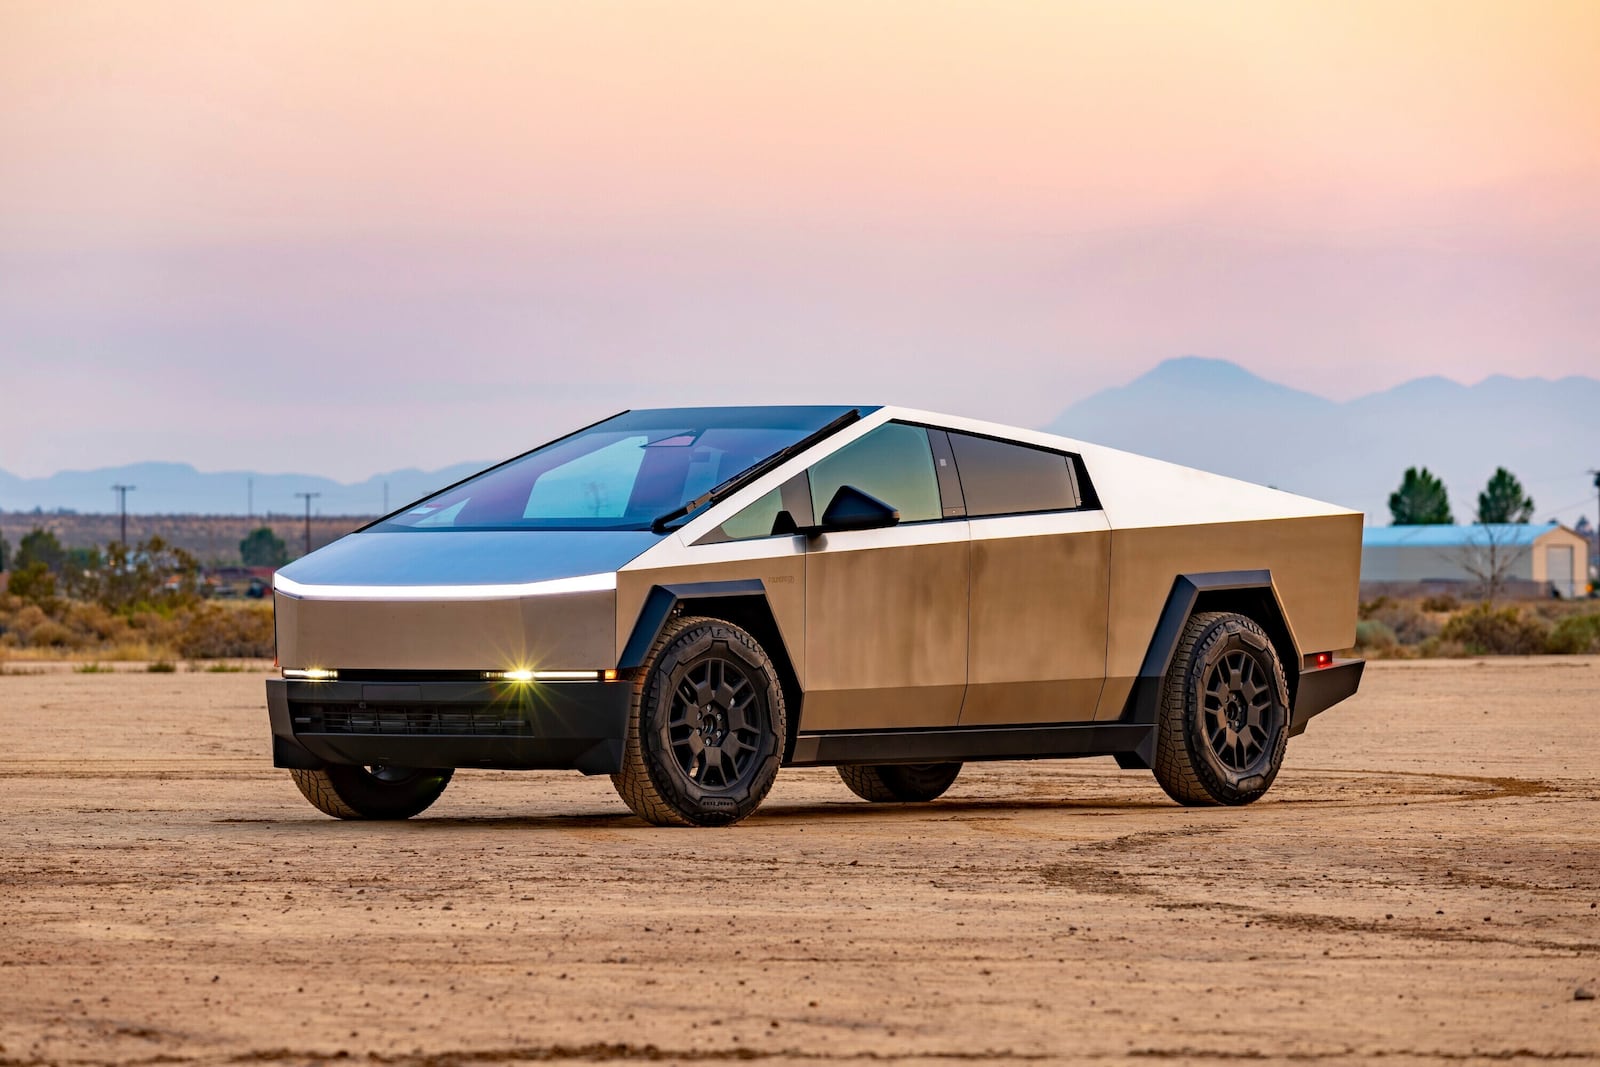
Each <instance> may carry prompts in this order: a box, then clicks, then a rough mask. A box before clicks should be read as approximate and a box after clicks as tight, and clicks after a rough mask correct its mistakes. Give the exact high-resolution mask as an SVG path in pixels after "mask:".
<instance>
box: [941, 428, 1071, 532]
mask: <svg viewBox="0 0 1600 1067" xmlns="http://www.w3.org/2000/svg"><path fill="white" fill-rule="evenodd" d="M950 447H951V450H952V451H953V452H954V453H955V457H956V469H957V470H958V471H960V472H961V491H962V493H963V494H964V495H965V496H966V501H967V515H968V517H971V518H976V517H978V516H981V515H1016V514H1022V513H1026V512H1030V511H1070V510H1071V509H1073V508H1076V507H1077V506H1078V503H1079V501H1078V493H1077V491H1076V489H1075V487H1074V478H1073V470H1072V460H1071V459H1070V458H1069V457H1067V456H1064V455H1062V454H1061V453H1059V452H1047V451H1045V450H1044V449H1042V448H1030V447H1028V446H1027V445H1018V444H1011V443H1010V442H1006V441H994V440H991V439H989V438H987V437H973V436H972V435H970V434H964V433H956V432H955V431H953V430H952V431H951V433H950Z"/></svg>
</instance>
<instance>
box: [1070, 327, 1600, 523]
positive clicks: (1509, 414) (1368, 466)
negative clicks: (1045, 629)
mask: <svg viewBox="0 0 1600 1067" xmlns="http://www.w3.org/2000/svg"><path fill="white" fill-rule="evenodd" d="M1046 429H1048V430H1050V431H1051V432H1053V433H1059V434H1063V435H1065V436H1067V437H1076V438H1079V439H1080V440H1084V441H1094V442H1096V443H1098V444H1104V445H1110V446H1112V447H1113V448H1123V449H1127V450H1128V451H1130V452H1141V453H1144V454H1145V455H1149V456H1155V457H1157V458H1160V459H1166V460H1171V461H1173V462H1175V463H1183V464H1187V465H1188V466H1191V467H1200V468H1202V469H1204V470H1210V471H1215V472H1217V473H1219V474H1226V475H1230V476H1232V477H1235V478H1244V479H1246V480H1248V481H1252V482H1261V483H1263V484H1266V485H1272V486H1276V487H1277V488H1279V489H1284V490H1287V491H1289V492H1292V493H1301V494H1303V495H1305V496H1311V497H1316V498H1318V499H1321V500H1327V501H1331V502H1333V503H1336V504H1342V505H1344V506H1346V507H1351V508H1357V509H1359V510H1361V511H1364V512H1366V513H1367V522H1368V523H1369V524H1371V525H1387V524H1388V522H1389V506H1388V500H1389V494H1390V493H1391V492H1393V491H1394V489H1395V488H1396V487H1397V486H1398V485H1399V484H1400V477H1401V475H1402V474H1403V473H1404V471H1405V469H1406V468H1407V467H1412V466H1425V467H1428V468H1429V469H1430V470H1432V471H1433V473H1435V474H1437V475H1438V476H1439V477H1441V478H1442V479H1444V483H1445V485H1446V486H1447V487H1448V488H1449V490H1450V501H1451V507H1452V509H1453V510H1454V512H1455V517H1456V521H1457V522H1471V521H1472V516H1473V511H1474V510H1475V508H1476V507H1477V499H1478V493H1479V492H1480V491H1481V490H1482V489H1483V487H1484V483H1486V482H1487V481H1488V480H1489V476H1490V475H1491V474H1493V473H1494V469H1495V468H1496V467H1506V468H1507V469H1509V470H1510V471H1511V472H1512V473H1513V474H1515V475H1516V476H1517V477H1518V478H1519V479H1521V481H1522V484H1523V486H1524V488H1526V489H1527V491H1528V493H1529V494H1530V495H1531V496H1532V497H1533V501H1534V508H1535V517H1536V519H1537V521H1541V522H1543V521H1547V520H1549V519H1560V520H1561V521H1562V522H1565V523H1566V524H1568V525H1569V526H1570V525H1572V524H1573V523H1575V522H1576V521H1577V519H1578V516H1579V515H1580V514H1583V515H1588V516H1590V517H1591V519H1592V517H1593V516H1594V513H1595V494H1594V481H1593V476H1592V475H1590V474H1588V473H1586V472H1587V471H1588V470H1589V468H1592V467H1600V381H1597V380H1595V379H1594V378H1586V377H1571V378H1562V379H1560V380H1558V381H1550V380H1548V379H1545V378H1508V377H1504V376H1502V375H1496V376H1494V377H1492V378H1487V379H1485V380H1483V381H1482V382H1479V383H1478V384H1476V385H1461V384H1459V383H1457V382H1452V381H1450V380H1449V379H1447V378H1438V377H1432V378H1418V379H1416V380H1415V381H1410V382H1406V383H1405V384H1403V385H1398V386H1395V387H1394V388H1393V389H1389V390H1386V391H1384V392H1381V393H1373V394H1370V395H1368V396H1363V397H1359V398H1358V399H1355V400H1350V401H1346V402H1343V403H1340V402H1336V401H1332V400H1328V399H1326V398H1324V397H1320V396H1315V395H1313V394H1311V393H1305V392H1301V391H1299V390H1297V389H1291V388H1289V387H1288V386H1284V385H1279V384H1277V383H1275V382H1269V381H1267V380H1265V379H1263V378H1258V377H1256V376H1255V375H1254V374H1251V373H1250V372H1249V371H1247V370H1245V369H1244V368H1243V367H1240V366H1237V365H1236V364H1233V363H1229V362H1227V361H1225V360H1216V359H1200V358H1197V357H1193V356H1189V357H1184V358H1182V359H1170V360H1167V361H1166V362H1165V363H1162V364H1161V365H1159V366H1158V367H1156V368H1155V369H1154V370H1152V371H1150V372H1149V373H1148V374H1145V375H1144V376H1142V377H1140V378H1138V379H1135V380H1134V381H1132V382H1130V383H1129V384H1127V385H1124V386H1119V387H1116V388H1113V389H1105V390H1102V391H1101V392H1098V393H1095V394H1093V395H1091V396H1089V397H1086V398H1085V399H1083V400H1081V401H1079V402H1078V403H1076V404H1074V405H1072V406H1071V407H1069V408H1067V410H1065V411H1063V412H1062V413H1061V414H1060V415H1059V416H1057V417H1056V418H1055V419H1054V420H1052V421H1051V423H1050V424H1049V426H1047V427H1046Z"/></svg>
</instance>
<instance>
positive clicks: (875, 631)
mask: <svg viewBox="0 0 1600 1067" xmlns="http://www.w3.org/2000/svg"><path fill="white" fill-rule="evenodd" d="M941 458H942V457H941ZM809 474H810V482H811V494H812V504H813V511H814V513H815V514H816V515H818V516H821V515H822V514H823V512H824V511H825V510H826V509H827V506H828V502H829V501H830V500H832V499H833V494H834V493H835V492H836V491H837V490H838V489H839V487H840V486H844V485H851V486H854V487H855V488H857V489H860V490H861V491H863V492H865V493H869V494H871V495H872V496H875V497H877V498H878V499H880V500H883V501H885V502H886V503H888V504H890V505H892V506H894V507H895V508H896V509H897V510H899V512H900V524H899V525H898V526H892V527H889V528H886V529H880V530H855V531H849V532H842V533H825V534H822V535H820V536H819V537H817V538H815V539H814V540H812V541H811V543H810V545H809V547H808V548H807V550H806V697H805V707H804V711H803V715H802V719H801V722H800V729H801V730H805V731H808V732H809V731H824V730H825V731H837V730H881V729H897V728H909V727H950V726H954V725H955V724H956V721H957V719H959V718H960V715H961V702H962V698H963V697H964V696H965V694H966V687H967V599H968V584H969V580H970V575H969V570H970V559H969V554H970V545H969V537H968V527H967V523H966V521H965V520H964V519H960V518H956V519H950V520H946V519H945V518H944V509H943V503H942V501H941V499H940V494H939V482H940V479H939V477H938V474H937V471H936V465H935V461H934V454H933V450H932V448H931V447H930V444H929V440H928V432H927V430H925V429H923V428H922V427H920V426H911V425H908V424H905V423H888V424H886V425H883V426H880V427H878V428H877V429H875V430H872V431H871V432H869V433H867V434H865V435H864V436H862V437H861V438H859V439H858V440H856V441H853V442H851V443H850V444H848V445H846V446H845V447H844V448H842V449H840V450H839V451H838V452H835V453H834V454H833V455H831V456H828V457H826V458H825V459H822V460H820V461H819V462H817V463H816V464H814V465H813V466H812V467H811V468H810V470H809Z"/></svg>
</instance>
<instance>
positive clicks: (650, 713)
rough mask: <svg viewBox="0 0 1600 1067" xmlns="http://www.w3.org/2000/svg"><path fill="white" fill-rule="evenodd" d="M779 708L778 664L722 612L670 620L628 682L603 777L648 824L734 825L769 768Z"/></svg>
mask: <svg viewBox="0 0 1600 1067" xmlns="http://www.w3.org/2000/svg"><path fill="white" fill-rule="evenodd" d="M784 716H785V708H784V703H783V687H782V686H781V685H779V684H778V671H777V668H776V667H774V666H773V663H772V660H771V659H770V658H769V657H768V656H767V653H766V651H765V650H763V649H762V647H761V645H760V644H759V643H758V642H757V641H756V639H755V638H754V637H751V636H750V634H749V633H747V632H746V631H745V630H743V629H742V628H740V627H738V626H735V625H734V624H733V623H731V622H725V621H723V620H721V619H708V618H698V617H694V616H684V617H682V618H677V619H673V620H672V621H671V622H669V623H667V625H666V626H665V627H663V628H662V631H661V635H660V636H659V637H657V638H656V641H655V644H654V645H653V646H652V648H651V650H650V656H649V659H648V663H647V666H646V667H645V669H644V670H643V671H641V672H640V675H639V677H638V678H636V679H635V680H634V687H633V706H632V709H631V713H630V714H629V716H628V734H627V738H626V740H625V742H624V747H623V759H622V770H621V771H620V772H618V773H617V774H614V775H612V776H611V783H612V784H613V785H614V786H616V789H617V793H618V794H619V795H620V796H621V797H622V800H623V802H624V803H626V804H627V805H628V807H629V808H631V809H632V810H633V812H634V814H635V815H638V816H639V817H640V818H642V819H644V820H645V821H647V822H651V823H654V824H656V825H657V826H727V825H729V824H731V823H736V822H738V821H739V820H740V819H743V818H744V817H745V816H747V815H749V814H750V813H751V812H753V811H755V810H756V808H757V806H758V805H760V803H761V801H762V800H763V799H764V798H765V797H766V795H767V791H768V790H769V789H771V788H772V781H773V779H774V778H776V777H777V775H778V763H779V761H780V760H781V758H782V756H783V738H784V737H785V733H784V729H785V726H784V722H785V718H784Z"/></svg>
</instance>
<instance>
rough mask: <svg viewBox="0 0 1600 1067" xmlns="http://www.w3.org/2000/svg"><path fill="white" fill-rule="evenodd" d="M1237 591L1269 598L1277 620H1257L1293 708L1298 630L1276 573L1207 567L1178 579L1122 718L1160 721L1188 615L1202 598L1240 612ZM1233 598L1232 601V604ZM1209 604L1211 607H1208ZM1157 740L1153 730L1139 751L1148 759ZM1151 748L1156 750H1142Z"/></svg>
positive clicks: (1143, 722)
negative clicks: (1165, 688) (1286, 607)
mask: <svg viewBox="0 0 1600 1067" xmlns="http://www.w3.org/2000/svg"><path fill="white" fill-rule="evenodd" d="M1236 594H1247V595H1250V594H1253V595H1254V596H1255V597H1256V598H1257V600H1258V603H1259V602H1261V601H1265V606H1266V608H1267V610H1268V611H1269V612H1273V613H1276V617H1275V618H1265V619H1262V618H1258V619H1256V621H1257V622H1258V623H1260V624H1261V626H1262V627H1263V628H1264V629H1265V630H1266V631H1267V633H1268V636H1270V637H1271V638H1272V641H1273V644H1274V646H1276V647H1277V648H1278V655H1279V658H1280V659H1282V660H1283V673H1284V677H1285V679H1286V680H1287V681H1288V683H1289V703H1290V707H1291V708H1292V707H1293V706H1294V697H1295V690H1296V688H1297V686H1298V683H1299V680H1300V667H1301V658H1300V650H1299V648H1298V646H1297V645H1296V644H1295V642H1294V633H1293V631H1292V630H1290V629H1289V624H1288V618H1289V617H1288V614H1287V613H1286V612H1285V611H1284V610H1283V601H1282V600H1281V599H1280V598H1279V597H1278V590H1277V587H1276V586H1275V585H1273V583H1272V572H1271V571H1270V570H1251V571H1202V572H1198V573H1192V574H1180V575H1178V576H1177V577H1176V578H1175V579H1174V580H1173V582H1172V591H1171V592H1169V593H1168V594H1167V602H1166V605H1165V606H1164V607H1162V609H1161V616H1160V618H1159V619H1158V620H1157V622H1156V627H1155V632H1154V633H1152V634H1151V636H1150V644H1149V646H1148V647H1147V648H1146V649H1145V654H1144V662H1143V663H1142V664H1140V666H1139V674H1138V675H1137V676H1136V677H1135V678H1134V681H1133V689H1132V690H1131V691H1130V692H1129V693H1128V700H1127V703H1126V704H1125V705H1123V710H1122V718H1121V720H1120V721H1122V722H1126V723H1131V724H1136V725H1141V726H1154V725H1155V723H1156V719H1157V716H1158V715H1159V712H1160V708H1161V684H1162V681H1163V680H1164V679H1165V678H1166V676H1167V669H1168V668H1169V667H1171V666H1172V657H1173V656H1174V655H1175V654H1176V652H1177V650H1178V641H1179V639H1180V638H1181V637H1182V636H1183V628H1184V626H1185V625H1187V624H1188V622H1189V616H1191V615H1193V614H1194V613H1195V611H1196V609H1197V607H1199V606H1200V604H1201V602H1202V601H1213V602H1215V601H1219V600H1220V601H1221V603H1218V604H1217V605H1216V606H1217V608H1218V609H1219V610H1238V607H1237V606H1235V605H1236V604H1237V602H1238V600H1239V599H1240V597H1238V596H1237V595H1236ZM1230 601H1232V602H1233V603H1231V604H1230V603H1229V602H1230ZM1207 607H1208V609H1209V605H1208V606H1207ZM1257 614H1259V612H1257ZM1154 740H1155V735H1154V734H1153V733H1152V734H1151V735H1150V737H1149V739H1148V740H1147V742H1146V745H1141V746H1140V752H1139V753H1138V755H1139V756H1140V757H1142V758H1143V759H1144V761H1145V762H1148V761H1149V760H1150V759H1152V758H1153V757H1154V755H1155V752H1154ZM1146 747H1149V748H1151V751H1149V752H1145V751H1143V750H1144V748H1146Z"/></svg>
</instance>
